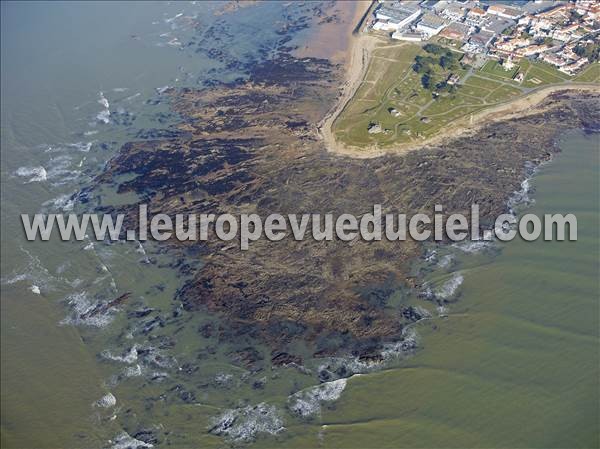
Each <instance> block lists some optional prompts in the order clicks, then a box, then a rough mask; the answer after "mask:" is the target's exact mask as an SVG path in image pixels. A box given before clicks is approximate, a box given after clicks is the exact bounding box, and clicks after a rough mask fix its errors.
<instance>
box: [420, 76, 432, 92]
mask: <svg viewBox="0 0 600 449" xmlns="http://www.w3.org/2000/svg"><path fill="white" fill-rule="evenodd" d="M421 85H422V86H423V87H424V88H425V89H427V90H431V88H432V86H433V81H432V80H431V75H430V74H429V73H424V74H423V76H422V77H421Z"/></svg>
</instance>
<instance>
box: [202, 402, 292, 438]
mask: <svg viewBox="0 0 600 449" xmlns="http://www.w3.org/2000/svg"><path fill="white" fill-rule="evenodd" d="M283 430H285V427H283V419H282V417H281V413H280V412H279V410H278V409H277V407H275V406H274V405H269V404H266V403H265V402H261V403H260V404H257V405H248V406H246V407H241V408H234V409H229V410H225V412H223V413H222V414H221V415H219V416H217V417H215V418H213V420H212V421H211V424H210V426H209V431H210V432H211V433H213V434H215V435H221V436H225V437H227V438H229V439H230V440H233V441H235V442H249V441H252V440H254V439H255V438H256V435H257V434H259V433H267V434H271V435H277V434H278V433H280V432H282V431H283Z"/></svg>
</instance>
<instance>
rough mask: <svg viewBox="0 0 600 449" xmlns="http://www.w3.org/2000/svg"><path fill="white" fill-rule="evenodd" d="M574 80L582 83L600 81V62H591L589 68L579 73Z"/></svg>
mask: <svg viewBox="0 0 600 449" xmlns="http://www.w3.org/2000/svg"><path fill="white" fill-rule="evenodd" d="M574 80H575V81H579V82H582V83H594V82H600V62H595V63H594V64H591V65H590V66H589V67H588V68H587V69H585V70H584V71H583V72H581V73H580V74H579V75H577V76H576V77H575V78H574Z"/></svg>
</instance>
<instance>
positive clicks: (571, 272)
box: [0, 2, 600, 448]
mask: <svg viewBox="0 0 600 449" xmlns="http://www.w3.org/2000/svg"><path fill="white" fill-rule="evenodd" d="M307 5H308V6H307ZM313 5H314V4H312V3H305V2H295V3H291V2H289V3H288V2H285V3H284V2H267V3H262V4H259V5H255V6H252V7H245V8H241V9H240V10H237V11H231V12H227V11H223V6H224V4H223V3H219V2H185V3H184V2H124V3H121V2H119V3H117V2H106V3H95V2H91V3H88V2H86V3H75V2H64V3H63V2H52V3H50V2H48V3H28V2H21V3H2V5H1V8H2V62H3V73H2V134H1V139H2V140H1V152H0V155H1V162H2V164H1V165H2V172H1V178H2V198H1V199H2V201H1V206H0V207H1V208H2V223H1V225H2V226H1V232H2V235H1V242H2V273H1V283H0V288H1V294H2V295H1V300H0V307H1V320H2V322H1V332H2V335H1V337H2V338H1V344H2V348H1V349H2V351H1V357H2V376H1V382H2V391H1V395H2V413H1V414H2V422H1V438H2V446H3V447H14V448H23V447H40V448H41V447H52V448H55V447H115V448H124V447H128V446H132V445H133V446H135V445H138V446H141V447H145V446H146V447H147V445H149V444H154V445H156V443H153V442H152V440H151V439H149V438H148V436H149V435H151V436H157V438H158V439H159V443H160V445H167V444H168V445H171V446H174V447H223V446H224V445H227V444H228V443H229V442H231V441H232V440H236V441H237V443H236V444H239V443H240V442H245V443H248V444H250V443H251V442H252V441H254V440H255V439H256V441H254V443H253V444H254V445H256V446H257V447H285V446H289V447H315V446H318V445H324V446H327V447H330V446H331V447H335V446H340V447H360V448H364V447H400V446H406V447H465V446H472V447H483V446H485V447H507V446H522V447H549V446H555V447H567V446H568V447H574V446H581V447H585V446H594V445H596V446H597V433H598V432H597V424H596V425H595V424H594V423H597V421H598V409H597V404H595V400H596V399H597V398H598V384H597V378H598V355H597V354H598V351H597V349H598V302H597V298H598V293H599V291H598V278H597V273H598V258H597V254H598V245H599V241H600V240H599V236H598V176H597V175H598V151H597V149H598V140H597V139H598V137H597V136H583V135H580V134H573V135H570V136H568V137H567V138H565V141H564V142H563V146H564V150H565V151H564V153H562V154H561V155H559V156H558V157H557V158H556V160H555V161H554V162H553V163H551V164H549V165H547V166H545V167H543V168H542V169H541V170H540V172H539V173H538V175H537V176H536V177H535V179H534V180H533V181H532V183H533V184H534V186H535V188H536V192H535V194H533V196H534V197H535V199H536V202H535V204H533V205H532V206H530V207H531V210H533V211H534V212H539V213H549V212H555V211H556V212H573V213H577V216H578V219H579V236H580V240H579V241H578V242H577V243H575V244H571V243H565V242H563V243H560V242H557V243H551V244H547V243H524V242H519V241H515V242H511V243H510V244H507V245H504V246H503V247H502V248H500V249H498V248H484V249H483V250H482V251H478V250H479V249H480V248H478V247H473V248H466V247H462V248H451V249H445V250H443V251H442V250H439V254H438V255H437V256H436V258H435V260H434V259H432V261H431V264H432V266H434V267H435V268H434V269H433V270H432V271H431V272H430V273H429V274H428V279H429V282H430V284H429V285H430V289H431V292H432V294H433V295H435V296H436V297H438V298H442V297H447V298H454V297H458V299H459V301H458V302H456V303H454V304H452V305H450V306H449V307H448V309H447V310H438V311H436V310H435V308H434V307H432V306H431V304H429V303H424V304H425V305H426V306H427V307H429V308H430V309H432V311H433V316H432V318H431V319H430V320H426V321H424V322H423V323H421V324H419V325H417V326H415V328H414V329H411V330H409V335H407V341H417V340H418V344H419V351H418V352H417V354H416V355H415V356H413V357H410V358H408V359H406V360H395V359H396V355H397V354H398V353H401V352H402V348H397V347H394V346H390V347H389V348H386V354H388V355H389V358H390V359H392V360H395V361H394V362H392V363H390V364H389V365H387V366H385V369H383V370H381V369H379V368H378V369H371V367H369V366H364V365H360V364H359V363H356V366H355V367H354V368H355V371H356V372H361V373H363V374H361V375H360V376H353V377H351V378H349V379H339V380H335V381H333V382H328V383H325V384H322V385H321V386H317V383H318V382H317V381H315V380H314V379H313V378H308V377H307V376H306V375H305V374H304V373H302V372H300V371H299V370H297V369H295V368H283V369H281V370H278V371H273V372H268V373H265V372H261V373H258V374H253V373H250V372H248V371H246V370H244V369H241V368H240V367H239V366H235V365H232V364H231V362H230V358H229V357H228V353H229V352H230V351H231V350H233V349H236V348H232V347H215V342H214V339H211V338H210V337H207V338H201V337H200V336H199V333H198V329H199V328H200V327H202V326H205V325H206V324H213V325H214V324H218V322H216V321H215V320H214V318H213V317H208V316H204V315H202V314H201V313H197V314H193V316H192V315H186V314H183V315H181V316H177V317H171V313H172V310H173V300H172V298H173V297H174V295H175V292H176V289H177V288H178V287H179V286H180V285H181V283H182V281H183V279H184V278H183V277H182V275H181V274H180V273H179V272H178V271H177V270H176V269H174V268H173V266H172V265H173V263H174V261H173V260H171V259H170V257H169V255H167V254H163V253H162V252H161V251H160V250H159V248H157V247H154V246H153V245H151V244H144V245H141V244H139V243H137V242H130V243H123V244H121V243H117V244H113V245H108V244H104V243H98V242H95V243H92V242H89V241H86V242H79V243H77V242H72V243H61V242H57V241H51V242H44V243H42V242H34V243H30V242H25V241H24V238H23V232H22V230H21V225H20V222H19V214H21V213H35V212H38V211H43V212H52V211H66V212H68V211H71V210H72V211H79V210H81V207H82V205H81V204H79V203H78V202H77V201H75V200H74V199H73V197H72V194H74V193H75V192H77V191H78V190H80V189H81V188H85V187H86V186H88V185H89V183H90V180H91V179H92V178H93V177H94V176H95V175H96V174H98V173H99V172H100V171H101V169H102V167H103V165H104V164H105V162H106V161H107V160H108V159H109V158H110V157H111V156H112V155H113V154H114V153H115V152H116V151H117V149H118V148H119V145H120V144H122V143H123V142H126V141H128V140H132V139H137V138H139V136H140V135H143V132H144V131H145V130H149V129H155V128H165V127H168V125H169V124H170V123H173V122H174V121H176V120H177V117H174V116H171V115H169V114H168V112H169V110H168V105H167V104H166V103H165V99H164V95H162V93H163V92H164V88H165V87H167V86H175V87H177V86H204V85H206V83H207V82H209V81H210V80H219V81H231V80H234V79H236V78H238V77H243V76H244V70H243V65H244V63H245V62H248V61H252V60H256V59H259V58H261V57H268V55H269V54H271V53H272V52H275V51H277V48H278V46H279V45H287V44H290V43H289V42H287V40H286V41H285V42H282V41H281V40H282V39H287V37H282V36H281V35H280V34H278V30H280V28H281V27H282V25H283V26H284V25H286V24H287V23H288V22H293V21H294V19H295V18H301V17H303V16H304V15H306V14H307V8H308V9H310V8H312V6H313ZM288 28H289V27H288ZM300 28H302V27H299V29H298V30H297V32H295V33H294V34H293V40H292V41H291V43H293V42H297V43H298V44H299V45H301V44H302V43H304V42H305V41H306V40H307V39H308V35H307V33H306V30H302V29H300ZM290 33H291V32H290ZM211 50H218V51H219V52H221V53H220V54H223V55H225V58H221V60H220V59H219V58H215V57H214V54H216V53H215V51H212V52H211ZM211 55H212V56H211ZM231 61H235V62H236V63H235V64H228V62H231ZM140 132H142V134H140ZM129 200H130V199H129ZM127 201H128V198H127V197H124V196H120V195H116V194H115V193H114V192H109V191H107V192H106V195H105V202H106V203H109V202H110V203H116V202H127ZM196 263H198V264H199V263H200V262H198V261H196ZM193 268H195V267H193ZM125 292H130V293H131V298H132V300H131V303H130V304H128V305H127V307H126V309H125V311H121V312H120V313H113V314H110V313H109V314H101V315H98V316H94V317H92V318H87V319H83V318H82V317H81V315H82V313H84V312H85V311H86V310H90V308H91V307H93V306H94V305H95V304H97V303H98V302H99V301H106V300H110V299H114V298H115V297H117V296H118V295H120V294H123V293H125ZM419 301H422V300H415V304H423V303H422V302H419ZM148 310H152V314H151V315H148V317H144V318H140V319H137V318H136V319H133V318H131V317H130V316H128V314H127V313H126V312H140V313H142V314H143V313H146V311H148ZM438 315H439V316H438ZM155 316H157V317H159V318H160V319H161V320H162V319H164V320H163V321H160V320H159V321H154V322H153V321H152V320H153V319H154V318H153V317H155ZM155 325H157V326H160V327H161V328H163V329H164V332H163V334H165V335H163V337H164V338H163V337H161V338H154V335H153V334H152V333H151V332H146V330H147V329H149V328H151V327H152V326H155ZM163 326H164V327H163ZM169 337H173V338H169ZM242 343H243V342H242ZM259 349H260V348H259ZM199 354H201V355H202V356H203V358H202V359H199V358H198V355H199ZM332 363H333V362H332ZM340 363H342V362H340ZM344 363H347V361H344ZM308 368H310V369H312V370H316V369H318V366H309V367H308ZM257 384H259V385H263V384H266V386H264V387H262V388H255V386H256V385H257ZM232 423H233V425H232ZM236 423H237V424H236ZM209 429H212V432H210V433H209V432H208V430H209ZM594 432H595V433H594ZM594 438H596V440H594Z"/></svg>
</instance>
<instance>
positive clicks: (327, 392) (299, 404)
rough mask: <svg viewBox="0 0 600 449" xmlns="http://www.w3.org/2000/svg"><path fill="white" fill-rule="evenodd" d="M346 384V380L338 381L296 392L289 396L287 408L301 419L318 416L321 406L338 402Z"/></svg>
mask: <svg viewBox="0 0 600 449" xmlns="http://www.w3.org/2000/svg"><path fill="white" fill-rule="evenodd" d="M346 383H347V379H338V380H334V381H331V382H325V383H322V384H321V385H317V386H314V387H310V388H306V389H304V390H301V391H298V392H297V393H294V394H293V395H291V396H289V398H288V408H289V409H290V410H291V411H292V413H294V414H296V415H298V416H301V417H303V418H307V417H309V416H311V415H316V414H320V413H321V404H322V403H323V402H333V401H336V400H338V399H339V398H340V396H341V395H342V392H343V391H344V389H345V388H346Z"/></svg>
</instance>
